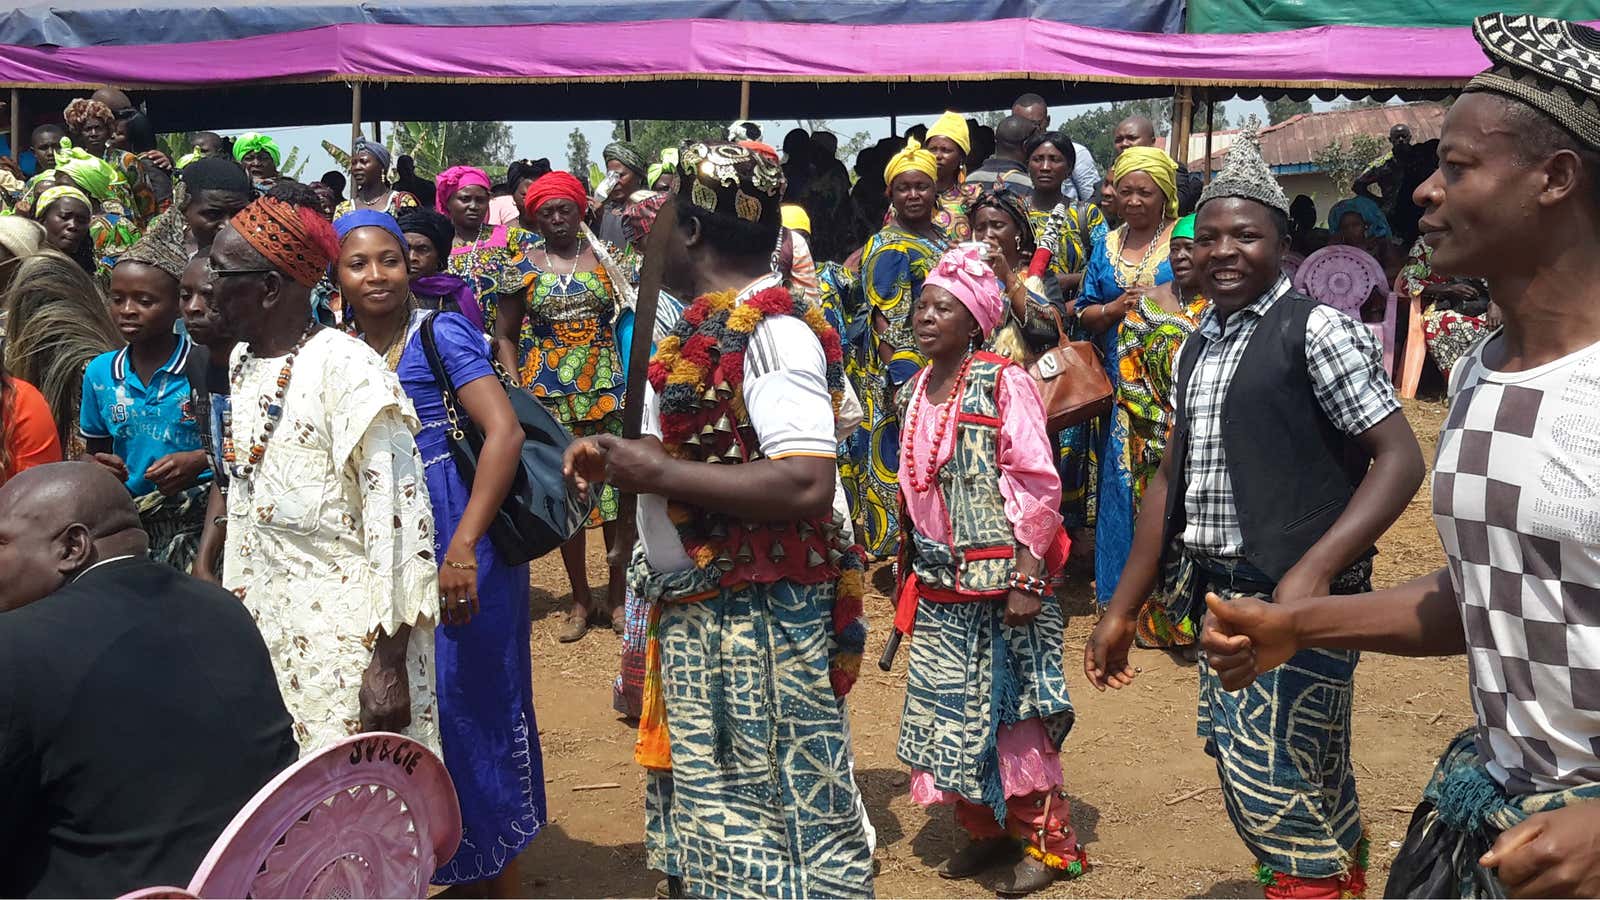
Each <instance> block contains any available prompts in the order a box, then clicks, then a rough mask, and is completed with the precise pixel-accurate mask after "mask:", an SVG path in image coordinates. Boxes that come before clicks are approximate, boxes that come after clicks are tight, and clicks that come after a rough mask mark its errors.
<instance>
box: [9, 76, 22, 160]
mask: <svg viewBox="0 0 1600 900" xmlns="http://www.w3.org/2000/svg"><path fill="white" fill-rule="evenodd" d="M22 142H23V137H22V91H20V90H18V89H17V88H12V89H11V161H12V162H18V161H19V160H21V159H22Z"/></svg>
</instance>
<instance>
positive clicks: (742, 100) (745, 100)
mask: <svg viewBox="0 0 1600 900" xmlns="http://www.w3.org/2000/svg"><path fill="white" fill-rule="evenodd" d="M748 118H750V82H749V81H741V82H739V120H740V121H741V122H742V121H744V120H745V119H748Z"/></svg>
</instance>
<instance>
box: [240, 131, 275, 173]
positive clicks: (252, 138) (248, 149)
mask: <svg viewBox="0 0 1600 900" xmlns="http://www.w3.org/2000/svg"><path fill="white" fill-rule="evenodd" d="M258 150H265V151H267V155H268V156H270V157H272V165H273V167H274V168H276V167H277V166H279V165H282V164H283V151H281V150H279V149H278V142H277V141H274V140H273V139H272V138H270V137H267V136H266V135H264V134H257V133H256V132H254V131H248V132H245V133H244V134H241V135H239V137H238V138H236V139H235V140H234V142H233V161H234V162H237V163H242V162H244V158H245V157H246V156H248V155H250V154H252V153H255V152H256V151H258Z"/></svg>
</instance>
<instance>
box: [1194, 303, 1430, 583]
mask: <svg viewBox="0 0 1600 900" xmlns="http://www.w3.org/2000/svg"><path fill="white" fill-rule="evenodd" d="M1288 291H1289V279H1287V278H1279V279H1278V283H1277V284H1275V285H1273V287H1272V290H1270V291H1268V292H1267V293H1266V294H1264V295H1262V297H1261V299H1260V300H1257V301H1256V302H1254V303H1252V304H1250V305H1249V306H1247V307H1245V308H1244V309H1241V310H1239V311H1238V312H1236V313H1234V314H1233V315H1231V316H1229V317H1228V320H1227V325H1226V327H1224V326H1223V325H1222V323H1220V322H1218V321H1217V315H1216V311H1215V309H1208V310H1206V312H1205V314H1204V315H1203V316H1201V318H1200V328H1199V330H1198V331H1197V332H1196V333H1197V334H1198V336H1199V337H1201V338H1203V339H1205V341H1206V342H1207V343H1206V346H1205V349H1204V350H1203V351H1201V353H1200V358H1199V359H1197V360H1196V361H1195V366H1194V372H1193V373H1192V374H1191V375H1190V376H1189V384H1188V386H1187V388H1185V389H1184V390H1183V391H1181V392H1179V395H1178V398H1177V401H1176V402H1181V403H1182V404H1183V405H1184V406H1185V407H1186V408H1187V412H1188V418H1189V454H1188V459H1187V463H1186V466H1185V469H1186V471H1185V472H1184V475H1185V478H1186V480H1187V482H1188V490H1187V492H1186V493H1185V494H1184V498H1183V502H1184V511H1185V513H1186V515H1187V520H1188V524H1187V525H1186V526H1185V528H1184V532H1183V543H1184V546H1185V547H1186V548H1187V549H1189V550H1191V551H1193V552H1195V553H1200V554H1203V555H1206V556H1211V557H1215V558H1218V559H1235V558H1239V557H1242V556H1244V553H1243V550H1242V548H1243V545H1244V532H1243V531H1242V530H1240V527H1239V513H1238V510H1236V509H1235V508H1234V505H1233V484H1232V483H1231V481H1230V480H1229V478H1228V460H1227V456H1226V455H1225V454H1224V452H1223V446H1222V433H1223V426H1222V412H1223V409H1222V407H1223V401H1224V400H1225V399H1226V398H1227V395H1228V388H1229V387H1230V386H1231V385H1232V384H1233V373H1234V371H1235V370H1237V369H1238V368H1239V360H1240V358H1241V357H1243V356H1244V350H1245V347H1247V346H1249V344H1250V336H1251V335H1252V334H1255V330H1256V326H1257V325H1259V324H1260V323H1261V318H1262V317H1263V316H1265V315H1266V314H1267V310H1268V309H1270V308H1271V307H1272V304H1273V303H1275V302H1277V300H1278V299H1279V298H1280V297H1282V296H1283V295H1284V294H1286V293H1288ZM1190 339H1191V340H1193V338H1190ZM1306 370H1307V372H1308V373H1309V375H1310V378H1311V386H1312V390H1313V391H1314V392H1315V393H1316V395H1317V404H1318V405H1319V406H1321V407H1322V414H1323V415H1325V416H1327V417H1328V421H1330V422H1332V423H1333V424H1334V425H1335V426H1336V427H1338V428H1339V430H1341V431H1343V432H1344V433H1345V434H1348V435H1351V436H1355V435H1359V434H1361V433H1362V432H1364V431H1366V430H1367V429H1368V428H1371V427H1372V426H1374V425H1376V424H1378V423H1379V422H1381V421H1383V420H1384V419H1386V418H1388V417H1389V415H1390V414H1391V413H1393V412H1395V411H1396V410H1398V409H1400V401H1399V400H1398V399H1396V398H1395V393H1394V385H1393V384H1392V383H1391V382H1390V380H1389V376H1388V374H1387V373H1386V372H1384V370H1383V351H1382V349H1381V348H1380V347H1379V345H1378V340H1377V338H1376V337H1375V336H1374V335H1373V334H1372V331H1371V329H1369V328H1367V326H1366V325H1363V324H1362V323H1360V322H1358V321H1356V320H1355V319H1352V318H1350V317H1349V316H1346V315H1345V314H1343V313H1341V312H1339V311H1338V310H1336V309H1333V308H1332V307H1328V306H1318V307H1317V308H1316V309H1314V310H1312V311H1311V316H1310V318H1309V319H1307V320H1306ZM1262 438H1263V439H1265V440H1270V439H1271V436H1270V435H1263V436H1262Z"/></svg>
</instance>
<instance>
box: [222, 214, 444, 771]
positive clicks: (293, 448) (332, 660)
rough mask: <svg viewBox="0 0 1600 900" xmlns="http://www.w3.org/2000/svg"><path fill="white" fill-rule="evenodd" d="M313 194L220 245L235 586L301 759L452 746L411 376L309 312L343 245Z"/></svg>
mask: <svg viewBox="0 0 1600 900" xmlns="http://www.w3.org/2000/svg"><path fill="white" fill-rule="evenodd" d="M316 202H317V200H316V196H315V194H312V193H311V192H310V191H309V189H304V188H303V187H302V186H300V185H279V186H278V187H276V188H274V189H273V192H272V195H269V196H266V197H262V198H261V199H259V200H256V201H255V202H254V203H251V204H250V205H249V206H247V207H245V208H244V209H243V210H242V211H240V212H239V213H238V214H237V215H235V216H234V217H233V219H232V220H231V221H230V222H229V223H228V225H227V226H225V227H224V228H223V229H222V230H221V232H219V233H218V235H217V238H216V242H215V243H213V244H212V248H211V268H212V272H213V276H214V284H215V302H216V305H217V308H218V311H219V312H220V314H221V317H222V319H223V320H224V325H225V326H226V327H227V328H228V330H229V331H230V332H231V333H233V334H234V335H237V336H238V338H239V346H238V348H237V349H235V350H234V352H233V359H232V360H231V366H230V386H231V391H232V394H231V395H232V400H233V403H232V408H231V410H229V411H228V412H226V413H224V415H223V416H222V422H221V429H220V430H221V440H220V443H219V450H218V455H219V457H220V460H219V462H220V464H221V465H223V466H226V467H227V471H228V474H229V476H230V478H231V489H230V491H229V494H228V543H227V549H226V551H225V553H224V556H223V574H222V580H223V586H224V587H226V588H228V589H229V590H231V591H233V592H234V594H236V595H238V597H239V599H240V600H242V601H243V602H244V605H245V608H246V609H248V610H250V613H251V615H252V616H254V617H255V620H256V624H257V625H258V626H259V627H260V628H261V636H262V637H263V638H265V639H266V642H267V649H268V650H269V651H270V652H271V655H272V662H273V669H274V671H275V672H276V673H277V676H278V687H279V689H280V690H281V691H282V693H283V700H284V704H285V705H286V706H288V708H289V713H290V715H292V716H293V717H294V735H295V739H296V740H297V741H298V742H299V744H300V752H301V753H302V754H305V753H310V752H312V751H314V750H317V749H318V748H321V747H324V746H326V745H328V744H330V743H333V742H334V741H337V740H339V739H341V738H343V737H346V736H348V735H352V734H356V733H358V732H363V731H394V732H400V733H403V734H406V735H408V736H410V737H412V738H414V739H416V740H418V741H420V742H422V743H424V744H426V745H428V746H429V747H431V748H433V749H434V750H435V752H437V751H438V750H439V726H438V722H437V705H436V703H435V701H434V687H433V678H434V673H433V626H434V621H433V620H434V611H435V610H437V609H438V607H439V583H438V563H437V561H436V560H435V559H434V558H433V556H434V554H433V515H432V512H431V508H430V506H429V503H428V492H427V487H426V483H425V481H424V479H423V474H422V471H423V470H422V459H421V457H419V456H418V454H417V445H416V442H415V441H414V440H412V433H413V432H414V431H415V430H416V429H417V427H418V422H417V419H416V416H415V414H414V413H413V412H412V411H411V404H410V403H408V402H407V401H406V400H405V395H404V394H403V393H401V390H400V384H399V382H398V381H397V380H396V379H395V377H394V375H393V374H391V373H390V372H389V371H388V369H387V367H385V366H384V364H383V360H381V359H380V358H379V357H378V356H377V355H376V354H375V353H373V352H372V351H371V349H369V348H368V347H367V345H366V344H364V343H362V342H360V341H358V340H356V339H355V338H353V337H350V336H348V335H346V334H343V333H342V332H339V331H336V330H334V329H330V328H324V327H322V326H321V325H319V324H318V323H317V320H316V319H315V318H313V317H312V315H311V288H312V286H313V285H315V284H316V283H317V281H318V279H319V278H320V277H321V275H322V273H323V272H325V271H327V268H328V265H329V264H330V263H331V262H333V261H334V260H335V259H337V257H338V253H339V244H338V241H337V240H336V238H335V237H334V232H333V226H332V225H330V224H329V223H328V222H327V221H326V220H324V219H323V218H322V217H321V216H320V215H319V214H318V213H317V211H316V208H315V204H316Z"/></svg>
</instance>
